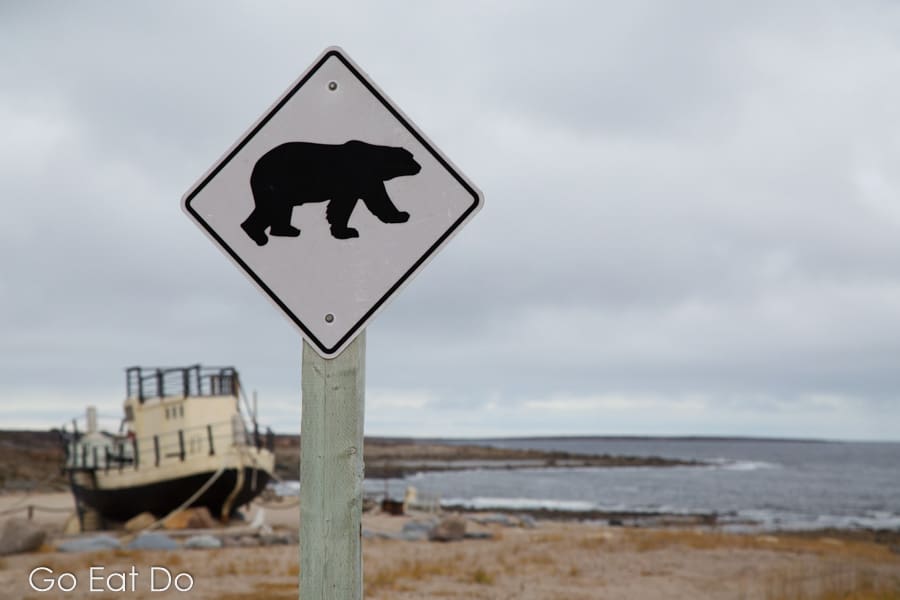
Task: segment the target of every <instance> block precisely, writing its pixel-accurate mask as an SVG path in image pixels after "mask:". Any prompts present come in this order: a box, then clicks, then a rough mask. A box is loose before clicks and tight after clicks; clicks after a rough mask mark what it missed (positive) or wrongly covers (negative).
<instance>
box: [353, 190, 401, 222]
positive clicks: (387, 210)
mask: <svg viewBox="0 0 900 600" xmlns="http://www.w3.org/2000/svg"><path fill="white" fill-rule="evenodd" d="M363 202H365V204H366V208H368V209H369V211H370V212H371V213H372V214H373V215H375V216H376V217H378V219H379V220H380V221H381V222H382V223H406V222H407V221H409V213H408V212H406V211H402V210H398V209H397V207H396V206H394V203H393V202H391V197H390V196H388V193H387V190H386V189H384V183H379V184H378V185H374V186H372V187H371V188H370V189H368V190H366V194H365V195H364V196H363Z"/></svg>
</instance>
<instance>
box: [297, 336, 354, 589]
mask: <svg viewBox="0 0 900 600" xmlns="http://www.w3.org/2000/svg"><path fill="white" fill-rule="evenodd" d="M365 357H366V340H365V331H363V332H362V333H361V334H360V335H359V336H358V337H357V338H356V339H355V340H354V341H353V342H352V343H351V344H350V345H349V346H347V348H346V349H345V350H344V351H343V352H341V353H340V354H338V355H337V356H336V357H334V358H331V359H327V358H322V357H321V356H320V355H319V354H318V353H317V352H316V351H315V350H313V348H312V347H311V346H310V345H309V344H307V343H306V342H305V341H304V342H303V370H302V382H301V383H302V393H303V396H302V401H303V404H302V415H301V427H300V456H301V468H300V598H302V599H303V600H361V599H362V589H363V586H362V539H361V537H362V536H361V533H362V524H361V517H362V492H363V418H364V414H365Z"/></svg>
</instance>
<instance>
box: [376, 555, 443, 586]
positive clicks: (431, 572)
mask: <svg viewBox="0 0 900 600" xmlns="http://www.w3.org/2000/svg"><path fill="white" fill-rule="evenodd" d="M456 572H457V566H456V565H454V564H453V563H451V562H447V561H444V560H441V559H437V560H435V559H431V560H425V559H422V560H402V561H400V562H397V563H394V564H392V565H390V566H388V567H385V568H382V569H379V570H377V571H374V570H371V569H370V570H368V571H366V572H365V575H364V578H365V588H366V591H367V592H370V593H373V594H377V593H379V592H381V591H384V590H396V589H398V588H399V587H401V584H402V583H404V582H411V581H422V580H425V579H429V578H432V577H450V576H452V575H454V574H455V573H456Z"/></svg>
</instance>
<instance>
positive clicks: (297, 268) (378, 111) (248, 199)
mask: <svg viewBox="0 0 900 600" xmlns="http://www.w3.org/2000/svg"><path fill="white" fill-rule="evenodd" d="M182 202H183V207H184V210H185V211H186V212H187V213H188V215H190V217H192V218H193V219H194V220H195V221H196V222H197V223H198V224H199V225H200V227H201V228H202V229H203V230H204V231H205V232H206V233H207V235H209V237H210V238H211V239H212V240H213V241H214V242H215V243H216V244H217V245H218V246H219V247H220V248H221V249H222V250H223V251H224V252H225V253H226V254H227V255H228V256H229V257H231V259H232V260H233V261H234V262H235V263H236V264H237V265H238V267H240V268H241V270H243V271H244V273H246V274H247V276H249V277H250V279H252V280H253V282H255V283H256V285H257V286H259V288H260V289H261V290H262V291H263V292H264V293H265V294H266V295H267V296H268V297H269V298H270V299H271V300H272V301H273V302H274V303H275V304H276V305H278V307H279V308H281V310H283V311H284V313H285V314H286V315H287V316H288V317H289V318H290V319H291V321H293V322H294V323H295V324H296V325H297V326H298V327H299V328H300V330H301V331H302V332H303V335H304V336H305V337H306V339H307V340H308V341H309V342H310V343H311V344H312V346H313V347H314V348H315V349H316V351H317V352H318V353H319V354H321V355H322V356H324V357H326V358H328V357H332V356H335V355H336V354H338V353H339V352H340V351H341V350H343V348H344V347H345V346H346V345H347V344H349V343H350V342H351V341H352V340H353V338H354V337H355V336H356V335H357V334H358V333H359V332H360V331H362V330H363V328H364V327H365V326H366V324H367V323H368V322H369V321H370V320H371V319H372V317H373V316H374V315H375V314H376V313H377V312H378V311H379V310H380V309H381V308H383V307H384V305H385V303H387V301H388V300H389V299H390V298H391V297H393V296H394V295H395V294H396V293H397V291H398V290H399V289H400V288H401V287H403V285H404V284H406V283H407V282H408V281H409V280H410V278H412V277H413V276H414V275H415V274H416V273H418V272H419V270H420V269H421V268H422V267H423V266H424V265H425V263H427V262H428V260H429V259H431V257H433V256H434V255H435V253H436V252H437V251H438V250H440V249H441V248H442V247H443V246H444V244H446V243H447V241H448V240H449V239H450V237H451V236H453V235H454V234H455V233H456V232H457V231H459V229H460V227H462V225H464V224H465V223H466V222H467V221H468V220H469V219H471V218H472V216H473V215H474V214H475V213H476V212H477V211H478V210H479V209H480V208H481V205H482V197H481V193H480V192H479V191H478V189H477V188H476V187H475V186H474V185H473V184H472V183H471V182H470V181H469V180H468V179H466V178H465V176H464V175H462V173H460V171H459V169H457V168H456V167H454V166H453V165H452V164H451V163H450V161H449V160H448V159H447V158H446V157H445V156H444V155H443V154H441V152H440V151H439V150H438V149H437V148H435V147H434V145H433V144H432V143H431V142H430V141H429V140H428V138H427V137H425V135H424V134H423V133H422V132H421V131H419V129H418V128H417V127H416V126H415V125H414V124H413V123H412V122H411V121H410V120H409V119H408V118H407V117H406V116H405V115H404V114H403V112H402V111H401V110H400V109H399V108H397V106H396V105H394V103H393V102H391V100H390V99H389V98H388V97H387V96H386V95H385V94H384V92H382V91H381V90H380V89H379V88H378V87H377V86H376V85H375V84H374V83H373V82H372V81H371V80H370V79H369V78H368V77H367V76H366V74H365V73H363V72H362V70H361V69H360V68H359V67H358V66H357V65H356V64H355V63H354V62H353V61H351V60H350V59H349V58H348V57H347V55H346V54H345V53H344V52H343V50H341V49H340V48H328V49H326V50H325V52H323V53H322V55H321V56H320V57H319V58H318V59H317V60H316V61H315V63H314V64H313V65H312V66H311V67H310V68H309V69H308V70H307V71H306V72H305V73H304V74H303V75H301V76H300V78H299V79H298V80H297V81H295V82H294V83H293V85H291V87H290V88H289V89H288V90H287V91H286V92H285V93H284V94H283V95H282V96H281V98H279V99H278V101H276V102H275V104H274V105H273V106H272V107H271V108H270V109H269V110H268V111H266V112H265V113H264V114H263V116H262V117H260V118H259V120H257V122H256V123H254V124H253V126H252V127H251V128H250V129H249V131H248V132H247V133H246V134H244V135H243V136H242V137H241V138H240V139H239V140H238V141H237V142H236V143H235V144H234V145H233V146H232V147H231V148H230V149H229V150H228V151H227V152H226V153H225V155H224V156H223V157H222V158H221V159H219V160H218V161H217V162H216V163H215V164H214V165H213V166H212V168H210V170H209V171H208V172H207V173H206V174H204V175H203V177H202V178H201V179H200V180H199V181H198V182H197V183H196V184H194V186H193V187H192V188H191V189H190V190H189V191H188V192H187V193H186V194H185V196H184V198H183V199H182Z"/></svg>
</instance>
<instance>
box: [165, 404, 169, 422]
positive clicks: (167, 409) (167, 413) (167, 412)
mask: <svg viewBox="0 0 900 600" xmlns="http://www.w3.org/2000/svg"><path fill="white" fill-rule="evenodd" d="M168 418H169V407H168V406H167V407H166V419H168Z"/></svg>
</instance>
